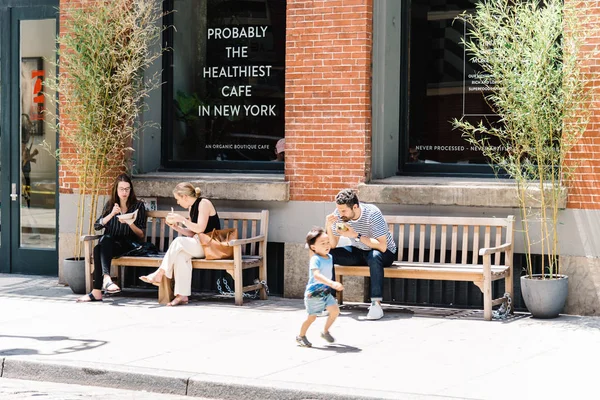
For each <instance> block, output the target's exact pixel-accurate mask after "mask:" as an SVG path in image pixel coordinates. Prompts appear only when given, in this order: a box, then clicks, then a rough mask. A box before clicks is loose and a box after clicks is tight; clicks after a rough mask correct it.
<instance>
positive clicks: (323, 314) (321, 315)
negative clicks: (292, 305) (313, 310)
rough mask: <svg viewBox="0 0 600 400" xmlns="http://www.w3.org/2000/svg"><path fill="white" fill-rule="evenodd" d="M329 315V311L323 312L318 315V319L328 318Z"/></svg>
mask: <svg viewBox="0 0 600 400" xmlns="http://www.w3.org/2000/svg"><path fill="white" fill-rule="evenodd" d="M328 315H329V311H327V310H323V311H322V312H321V313H320V314H317V317H327V316H328Z"/></svg>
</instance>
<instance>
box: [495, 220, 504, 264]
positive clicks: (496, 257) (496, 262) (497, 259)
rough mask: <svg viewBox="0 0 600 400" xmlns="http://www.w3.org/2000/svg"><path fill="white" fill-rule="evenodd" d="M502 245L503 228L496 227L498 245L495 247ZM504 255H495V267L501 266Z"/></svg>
mask: <svg viewBox="0 0 600 400" xmlns="http://www.w3.org/2000/svg"><path fill="white" fill-rule="evenodd" d="M501 244H502V227H500V226H497V227H496V244H495V245H494V246H496V247H497V246H500V245H501ZM501 254H502V253H496V254H494V265H500V255H501Z"/></svg>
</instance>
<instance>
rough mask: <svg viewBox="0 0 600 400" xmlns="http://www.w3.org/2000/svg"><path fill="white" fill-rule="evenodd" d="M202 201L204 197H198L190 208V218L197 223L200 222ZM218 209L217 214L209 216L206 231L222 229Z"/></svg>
mask: <svg viewBox="0 0 600 400" xmlns="http://www.w3.org/2000/svg"><path fill="white" fill-rule="evenodd" d="M201 201H202V197H198V198H197V199H196V201H195V202H194V204H193V205H192V208H191V209H190V220H191V221H192V222H193V223H195V224H196V223H198V214H199V213H198V206H199V205H200V202H201ZM216 211H217V210H215V215H211V216H209V217H208V221H207V222H206V229H204V233H209V232H212V230H213V229H221V220H220V219H219V213H218V212H216Z"/></svg>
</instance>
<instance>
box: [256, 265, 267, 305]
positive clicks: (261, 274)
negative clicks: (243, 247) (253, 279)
mask: <svg viewBox="0 0 600 400" xmlns="http://www.w3.org/2000/svg"><path fill="white" fill-rule="evenodd" d="M258 279H259V280H260V281H261V282H266V281H267V261H266V259H264V258H263V261H262V263H261V265H260V267H258ZM259 295H260V299H261V300H267V289H265V287H264V286H262V287H261V288H260V290H259Z"/></svg>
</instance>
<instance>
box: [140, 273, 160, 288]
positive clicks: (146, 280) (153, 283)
mask: <svg viewBox="0 0 600 400" xmlns="http://www.w3.org/2000/svg"><path fill="white" fill-rule="evenodd" d="M140 280H141V281H142V282H146V283H150V284H152V285H154V286H160V282H155V281H154V280H153V279H151V278H149V277H148V276H147V275H142V276H140Z"/></svg>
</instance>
